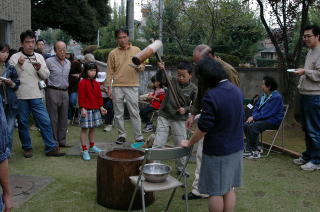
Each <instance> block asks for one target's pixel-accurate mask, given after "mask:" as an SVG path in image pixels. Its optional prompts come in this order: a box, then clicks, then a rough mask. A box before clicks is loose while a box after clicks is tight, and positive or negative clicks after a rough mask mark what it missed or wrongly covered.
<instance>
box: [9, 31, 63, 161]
mask: <svg viewBox="0 0 320 212" xmlns="http://www.w3.org/2000/svg"><path fill="white" fill-rule="evenodd" d="M35 39H36V36H35V34H34V32H32V31H31V30H27V31H25V32H22V33H21V34H20V41H21V46H22V51H21V52H18V53H16V54H14V55H12V56H11V58H10V61H9V63H10V64H12V65H14V66H15V68H16V70H17V73H18V76H19V80H20V82H21V85H20V87H19V89H18V90H17V91H16V94H17V98H18V100H19V137H20V141H21V144H22V149H23V150H24V153H23V155H24V157H26V158H30V157H32V156H33V154H32V144H31V137H30V134H29V128H28V125H29V115H30V111H31V112H32V116H33V118H34V120H35V122H36V123H37V124H38V127H39V128H40V133H41V136H42V139H43V142H44V144H45V152H46V155H47V156H56V157H59V156H64V155H65V154H64V153H61V152H60V150H59V147H58V146H57V145H56V142H55V140H54V139H53V133H52V128H51V122H50V118H49V115H48V112H47V109H46V108H45V106H44V104H43V101H42V97H43V92H42V89H44V87H45V84H44V83H43V80H45V79H47V78H48V77H49V74H50V73H49V70H48V68H47V65H46V63H45V60H44V58H43V57H42V55H40V54H38V53H35V52H34V47H35Z"/></svg>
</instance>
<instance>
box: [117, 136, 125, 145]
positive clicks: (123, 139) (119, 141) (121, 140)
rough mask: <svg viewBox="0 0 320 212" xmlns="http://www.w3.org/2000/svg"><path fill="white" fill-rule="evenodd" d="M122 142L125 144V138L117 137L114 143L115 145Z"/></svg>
mask: <svg viewBox="0 0 320 212" xmlns="http://www.w3.org/2000/svg"><path fill="white" fill-rule="evenodd" d="M124 142H126V138H125V137H119V138H118V139H117V141H116V144H123V143H124Z"/></svg>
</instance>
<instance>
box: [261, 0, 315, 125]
mask: <svg viewBox="0 0 320 212" xmlns="http://www.w3.org/2000/svg"><path fill="white" fill-rule="evenodd" d="M256 2H257V3H258V6H259V11H260V19H261V22H262V24H263V26H264V28H265V30H266V32H267V34H268V36H269V38H270V39H271V41H272V43H273V44H274V47H275V49H276V52H277V56H278V60H279V65H280V67H279V68H280V70H281V71H282V73H283V78H284V81H283V82H284V83H285V88H287V89H286V92H285V98H286V101H287V102H288V104H289V105H290V107H289V112H288V119H289V122H290V123H294V121H295V119H294V111H295V108H294V105H295V101H296V94H297V89H296V84H297V77H296V76H294V75H293V74H290V73H288V72H286V71H285V70H286V69H288V68H297V67H299V65H300V63H301V53H302V47H303V43H302V35H303V28H304V27H305V26H306V25H307V23H308V14H309V9H310V7H311V6H312V5H314V4H315V0H298V1H297V0H267V1H262V0H256ZM267 8H271V11H270V12H269V17H270V21H269V23H267V20H266V15H267V12H266V11H268V10H267ZM274 29H277V30H274ZM295 31H298V38H297V39H294V38H295V36H294V32H295ZM290 46H292V47H293V48H291V49H290V48H289V47H290Z"/></svg>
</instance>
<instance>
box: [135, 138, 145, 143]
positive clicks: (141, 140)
mask: <svg viewBox="0 0 320 212" xmlns="http://www.w3.org/2000/svg"><path fill="white" fill-rule="evenodd" d="M137 142H143V143H145V141H144V140H143V139H140V140H136V143H137Z"/></svg>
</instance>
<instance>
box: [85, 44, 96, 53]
mask: <svg viewBox="0 0 320 212" xmlns="http://www.w3.org/2000/svg"><path fill="white" fill-rule="evenodd" d="M97 48H98V46H97V45H88V46H86V47H85V48H84V49H83V54H88V53H91V54H92V53H93V52H94V50H96V49H97Z"/></svg>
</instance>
